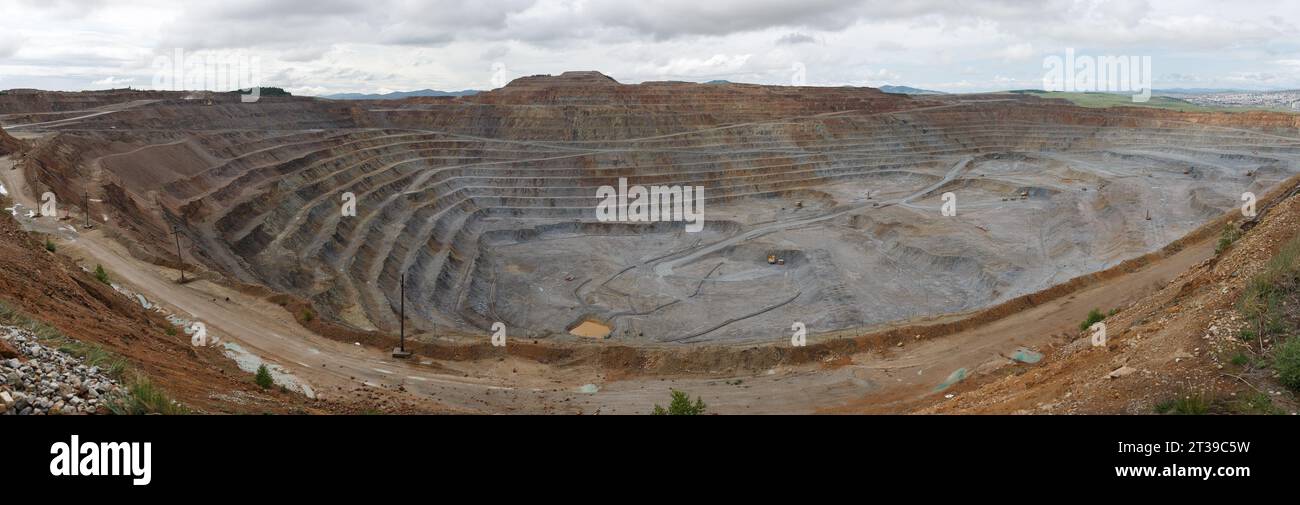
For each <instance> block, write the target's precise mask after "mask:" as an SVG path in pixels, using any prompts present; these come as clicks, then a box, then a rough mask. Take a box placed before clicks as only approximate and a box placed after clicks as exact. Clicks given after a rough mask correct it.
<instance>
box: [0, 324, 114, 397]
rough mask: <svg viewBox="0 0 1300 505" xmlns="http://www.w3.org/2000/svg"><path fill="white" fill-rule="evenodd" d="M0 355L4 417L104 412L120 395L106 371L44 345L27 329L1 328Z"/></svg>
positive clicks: (0, 393)
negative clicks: (0, 358)
mask: <svg viewBox="0 0 1300 505" xmlns="http://www.w3.org/2000/svg"><path fill="white" fill-rule="evenodd" d="M0 357H3V358H4V359H2V360H0V378H3V380H4V382H3V384H0V413H2V414H4V415H24V416H25V415H42V414H106V413H108V412H109V410H108V404H109V402H110V401H112V399H113V398H114V397H115V396H119V395H121V394H123V393H124V391H123V389H122V386H121V385H120V384H118V382H117V381H116V380H113V379H112V378H111V377H109V376H108V375H107V372H108V371H107V370H101V369H99V367H96V366H87V365H86V364H85V363H84V362H83V360H82V359H81V358H77V357H75V356H72V355H69V354H67V353H65V352H62V351H60V350H58V349H54V348H51V347H49V346H46V345H43V344H41V343H40V342H38V341H37V340H36V337H35V335H33V334H32V333H31V332H28V331H26V330H22V329H19V328H13V327H0Z"/></svg>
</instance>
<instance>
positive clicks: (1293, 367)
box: [1273, 337, 1300, 391]
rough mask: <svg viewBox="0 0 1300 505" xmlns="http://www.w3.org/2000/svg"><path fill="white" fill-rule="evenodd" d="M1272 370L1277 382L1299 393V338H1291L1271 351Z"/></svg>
mask: <svg viewBox="0 0 1300 505" xmlns="http://www.w3.org/2000/svg"><path fill="white" fill-rule="evenodd" d="M1273 368H1274V369H1275V370H1277V375H1278V377H1277V378H1278V381H1280V382H1281V383H1282V385H1284V386H1286V387H1289V388H1291V389H1292V390H1294V391H1300V338H1297V337H1291V338H1289V339H1287V340H1286V342H1284V343H1282V345H1279V346H1277V349H1275V350H1274V351H1273Z"/></svg>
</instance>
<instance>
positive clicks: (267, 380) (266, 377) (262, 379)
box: [253, 365, 275, 389]
mask: <svg viewBox="0 0 1300 505" xmlns="http://www.w3.org/2000/svg"><path fill="white" fill-rule="evenodd" d="M253 382H256V383H257V385H258V386H262V389H266V388H269V387H271V386H274V385H275V379H272V378H271V371H270V370H267V369H266V365H261V366H259V367H257V377H255V378H254V379H253Z"/></svg>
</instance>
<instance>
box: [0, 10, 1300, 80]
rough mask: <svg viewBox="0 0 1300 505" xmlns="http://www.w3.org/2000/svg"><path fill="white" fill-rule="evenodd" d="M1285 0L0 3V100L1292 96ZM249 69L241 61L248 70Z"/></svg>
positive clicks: (1298, 36)
mask: <svg viewBox="0 0 1300 505" xmlns="http://www.w3.org/2000/svg"><path fill="white" fill-rule="evenodd" d="M1298 23H1300V2H1297V1H1295V0H1276V1H1267V0H1259V1H1256V0H1233V1H1227V2H1225V1H1221V0H1170V1H1165V0H1149V1H1142V0H1130V1H1103V0H1028V1H1022V0H962V1H950V0H860V1H852V0H654V1H635V0H425V1H414V0H281V1H275V0H220V1H204V2H194V1H188V0H186V1H178V0H0V89H8V88H42V89H61V90H83V89H103V88H110V87H125V86H133V87H136V88H149V87H151V86H153V85H154V84H156V83H157V79H156V75H157V73H158V72H157V71H156V65H158V62H159V61H160V60H159V57H160V56H162V57H168V58H174V55H175V54H176V53H175V51H176V49H178V48H179V49H181V50H183V51H184V55H185V57H186V58H194V57H196V55H197V56H198V57H203V55H209V56H212V55H217V56H218V57H220V58H225V60H223V61H230V59H231V58H234V59H241V60H239V61H255V62H256V65H255V67H256V69H257V71H258V76H257V77H259V78H260V84H261V85H266V86H282V87H285V88H287V89H289V90H290V91H292V92H294V93H296V94H308V95H316V94H329V93H337V92H367V93H373V92H388V91H395V90H413V89H423V88H433V89H442V90H460V89H491V88H493V87H496V86H498V85H500V84H501V83H502V82H504V81H506V80H508V79H511V78H514V77H519V76H525V75H533V74H557V73H560V72H563V71H566V70H599V71H602V72H604V73H606V74H608V75H610V76H612V77H614V78H616V79H618V80H619V81H621V82H627V83H635V82H642V81H649V80H688V81H707V80H713V79H726V80H731V81H737V82H753V83H766V84H790V83H791V82H794V81H796V80H797V79H802V80H803V82H806V83H807V84H809V85H827V86H836V85H858V86H861V85H866V86H879V85H883V84H900V85H909V86H916V87H922V88H930V89H938V90H943V91H950V92H966V91H991V90H1003V89H1015V88H1041V87H1042V83H1043V74H1044V69H1043V63H1044V58H1045V57H1047V56H1050V55H1062V54H1064V52H1065V50H1066V49H1067V48H1073V49H1074V50H1075V52H1076V53H1078V54H1090V55H1097V56H1102V55H1124V56H1150V57H1151V58H1152V66H1153V72H1152V73H1153V75H1154V78H1153V81H1154V85H1155V87H1156V88H1175V87H1182V88H1190V87H1198V88H1206V87H1213V88H1246V89H1294V88H1300V27H1298ZM248 66H249V67H253V65H251V64H250V65H248Z"/></svg>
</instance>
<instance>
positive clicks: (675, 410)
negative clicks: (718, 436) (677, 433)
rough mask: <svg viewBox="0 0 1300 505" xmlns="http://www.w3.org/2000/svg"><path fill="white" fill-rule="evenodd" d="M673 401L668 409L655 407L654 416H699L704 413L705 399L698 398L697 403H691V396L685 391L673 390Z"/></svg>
mask: <svg viewBox="0 0 1300 505" xmlns="http://www.w3.org/2000/svg"><path fill="white" fill-rule="evenodd" d="M671 391H672V394H673V401H672V402H671V403H669V404H668V409H667V410H664V408H663V407H660V406H659V405H655V410H654V415H656V416H665V415H666V416H698V415H700V414H703V413H704V409H705V405H704V399H702V398H696V399H695V403H691V395H688V394H686V392H685V391H678V390H676V389H673V390H671Z"/></svg>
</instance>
